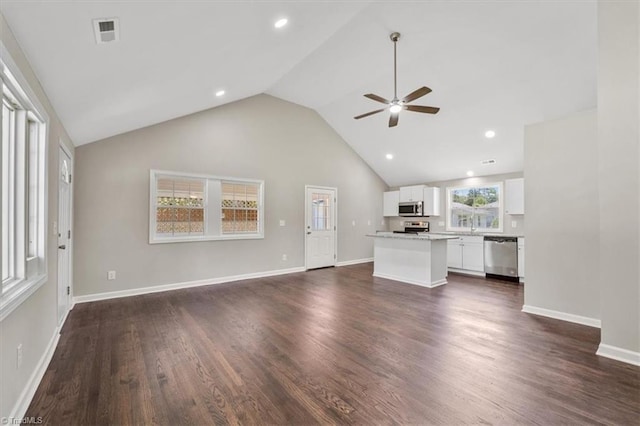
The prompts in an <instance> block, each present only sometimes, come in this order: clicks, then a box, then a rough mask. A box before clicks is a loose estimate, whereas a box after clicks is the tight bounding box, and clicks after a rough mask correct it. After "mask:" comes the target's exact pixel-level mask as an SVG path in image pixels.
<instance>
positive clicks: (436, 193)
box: [423, 186, 440, 216]
mask: <svg viewBox="0 0 640 426" xmlns="http://www.w3.org/2000/svg"><path fill="white" fill-rule="evenodd" d="M423 193H424V215H425V216H440V188H438V187H436V186H427V187H425V188H424V192H423Z"/></svg>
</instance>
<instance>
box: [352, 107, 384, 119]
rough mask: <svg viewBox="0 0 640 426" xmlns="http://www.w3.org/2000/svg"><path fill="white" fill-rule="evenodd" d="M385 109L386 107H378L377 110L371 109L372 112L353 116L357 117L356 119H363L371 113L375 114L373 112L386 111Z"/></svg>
mask: <svg viewBox="0 0 640 426" xmlns="http://www.w3.org/2000/svg"><path fill="white" fill-rule="evenodd" d="M385 109H386V108H382V109H377V110H375V111H371V112H368V113H366V114H362V115H358V116H356V117H353V118H355V119H356V120H359V119H361V118H364V117H368V116H370V115H373V114H377V113H379V112H382V111H384V110H385Z"/></svg>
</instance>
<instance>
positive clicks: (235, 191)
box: [149, 170, 264, 244]
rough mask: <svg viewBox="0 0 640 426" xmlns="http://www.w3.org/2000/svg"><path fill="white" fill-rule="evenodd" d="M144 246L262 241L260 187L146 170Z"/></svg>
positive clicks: (254, 182) (254, 183)
mask: <svg viewBox="0 0 640 426" xmlns="http://www.w3.org/2000/svg"><path fill="white" fill-rule="evenodd" d="M150 184H151V188H150V189H151V191H150V192H151V206H150V207H151V208H150V221H149V223H150V227H149V243H151V244H154V243H171V242H180V241H206V240H225V239H226V240H228V239H252V238H264V227H263V217H264V211H263V206H262V200H263V188H264V182H263V181H261V180H253V179H242V178H226V177H218V176H209V175H197V174H189V173H176V172H166V171H160V170H151V178H150Z"/></svg>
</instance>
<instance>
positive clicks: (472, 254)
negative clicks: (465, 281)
mask: <svg viewBox="0 0 640 426" xmlns="http://www.w3.org/2000/svg"><path fill="white" fill-rule="evenodd" d="M447 266H448V267H449V268H452V269H460V270H461V271H462V272H464V271H471V272H482V273H484V237H476V236H461V237H460V238H459V239H457V240H449V241H448V242H447Z"/></svg>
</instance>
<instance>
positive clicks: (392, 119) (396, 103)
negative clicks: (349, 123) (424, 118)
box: [353, 32, 440, 127]
mask: <svg viewBox="0 0 640 426" xmlns="http://www.w3.org/2000/svg"><path fill="white" fill-rule="evenodd" d="M389 37H390V38H391V41H392V42H393V99H392V100H390V101H388V100H386V99H385V98H383V97H382V96H378V95H374V94H373V93H367V94H366V95H364V96H365V97H366V98H369V99H372V100H374V101H377V102H380V103H383V104H387V105H388V107H384V108H382V109H377V110H375V111H371V112H367V113H366V114H362V115H358V116H356V117H353V118H355V119H356V120H359V119H361V118H364V117H368V116H370V115H373V114H377V113H379V112H382V111H384V110H385V109H389V112H390V113H391V114H390V116H389V127H395V126H397V125H398V117H399V115H400V111H402V110H403V109H406V110H407V111H413V112H424V113H427V114H436V113H437V112H438V111H440V108H436V107H430V106H422V105H407V104H408V103H409V102H411V101H415V100H416V99H418V98H421V97H423V96H424V95H427V94H429V93H430V92H431V89H429V88H428V87H426V86H422V87H421V88H419V89H417V90H414V91H413V92H411V93H409V94H408V95H407V96H405V97H404V98H402V99H398V93H397V88H398V76H397V66H396V43H398V40H399V39H400V33H397V32H394V33H391V35H390V36H389Z"/></svg>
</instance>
